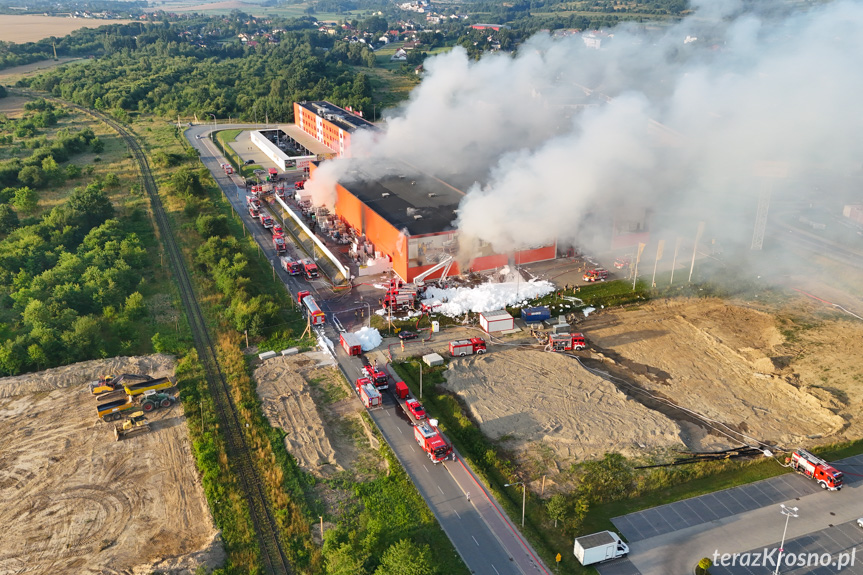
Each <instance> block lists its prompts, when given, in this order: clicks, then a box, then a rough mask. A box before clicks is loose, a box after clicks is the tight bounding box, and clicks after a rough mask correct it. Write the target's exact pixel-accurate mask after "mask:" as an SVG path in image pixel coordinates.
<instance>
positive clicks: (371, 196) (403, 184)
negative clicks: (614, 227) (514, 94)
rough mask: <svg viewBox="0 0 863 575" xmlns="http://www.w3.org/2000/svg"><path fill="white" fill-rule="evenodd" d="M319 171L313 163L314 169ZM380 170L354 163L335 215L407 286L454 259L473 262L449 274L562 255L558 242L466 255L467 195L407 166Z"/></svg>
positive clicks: (476, 249)
mask: <svg viewBox="0 0 863 575" xmlns="http://www.w3.org/2000/svg"><path fill="white" fill-rule="evenodd" d="M315 169H316V166H315V165H314V164H312V168H311V171H312V172H314V170H315ZM376 171H377V172H379V173H377V174H375V175H374V176H371V175H370V174H369V173H364V172H363V171H362V164H358V163H357V164H354V166H353V168H352V169H351V170H349V171H348V172H347V173H346V174H345V175H344V176H343V177H342V179H341V181H340V183H339V184H338V185H337V186H336V193H337V197H336V206H335V213H336V215H337V216H339V217H341V218H342V219H343V220H344V221H345V222H347V223H348V224H349V225H350V226H351V227H353V228H354V229H355V230H357V231H359V232H360V233H361V234H364V235H365V237H366V241H368V242H371V243H372V245H373V246H374V249H375V251H379V252H381V253H384V254H386V255H388V256H389V257H390V258H391V259H392V262H393V271H394V272H395V273H396V274H398V276H399V277H400V278H402V279H403V280H404V281H406V282H410V281H413V279H414V278H415V277H416V276H417V275H419V274H421V273H423V272H424V271H426V270H428V269H429V268H431V267H433V266H435V265H437V264H438V263H440V262H441V261H443V260H444V259H446V258H447V257H448V256H453V257H455V258H456V261H461V262H462V263H464V261H465V260H467V261H468V263H467V264H466V265H467V268H468V269H467V270H459V266H458V264H457V263H456V264H453V266H452V267H451V268H450V271H449V275H455V274H458V273H460V271H484V270H492V269H496V268H499V267H502V266H505V265H507V264H509V263H514V264H516V265H521V264H527V263H531V262H538V261H544V260H550V259H554V258H555V257H556V254H557V245H556V244H551V245H548V246H541V247H537V248H534V249H528V250H522V251H518V252H515V253H513V254H496V253H494V252H493V251H492V250H491V247H490V246H489V245H487V244H486V245H473V246H470V248H469V249H465V250H464V251H465V252H469V253H470V254H471V255H470V257H469V258H468V257H463V256H464V254H460V245H459V233H458V230H457V229H456V228H455V226H454V221H455V219H456V210H457V209H458V206H459V203H460V202H461V200H462V198H463V197H464V192H462V191H461V190H459V189H458V188H455V187H454V186H451V185H450V184H448V183H446V182H444V181H442V180H440V179H438V178H434V177H432V176H429V175H426V174H419V173H417V172H414V171H410V170H409V169H408V168H407V166H399V165H397V164H392V165H389V166H387V167H385V168H380V169H378V170H376ZM381 172H382V173H381ZM441 273H442V270H441V271H439V272H435V273H434V274H432V275H431V276H429V278H428V279H434V278H436V277H440V275H441Z"/></svg>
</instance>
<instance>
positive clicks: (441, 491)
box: [437, 485, 443, 495]
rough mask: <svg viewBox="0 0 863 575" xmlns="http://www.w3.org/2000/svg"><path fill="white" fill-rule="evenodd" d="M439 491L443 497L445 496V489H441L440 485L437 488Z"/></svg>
mask: <svg viewBox="0 0 863 575" xmlns="http://www.w3.org/2000/svg"><path fill="white" fill-rule="evenodd" d="M437 490H438V491H440V494H441V495H443V489H441V488H440V485H438V486H437Z"/></svg>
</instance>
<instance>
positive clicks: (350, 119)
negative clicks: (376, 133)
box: [297, 101, 377, 132]
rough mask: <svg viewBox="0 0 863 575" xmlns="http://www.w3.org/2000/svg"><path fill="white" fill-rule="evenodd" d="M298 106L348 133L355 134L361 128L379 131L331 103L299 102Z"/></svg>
mask: <svg viewBox="0 0 863 575" xmlns="http://www.w3.org/2000/svg"><path fill="white" fill-rule="evenodd" d="M297 104H298V105H299V106H300V107H301V108H303V109H305V110H308V111H309V112H311V113H312V114H316V115H318V116H320V117H321V118H323V119H325V120H327V121H329V122H332V123H333V124H335V125H336V126H338V127H339V128H341V129H342V130H345V131H346V132H355V131H356V130H359V129H360V128H370V129H373V130H376V129H377V128H376V127H375V125H374V124H372V123H371V122H369V121H368V120H365V119H363V118H362V117H360V116H357V115H356V114H354V113H352V112H348V111H347V110H345V109H343V108H339V107H338V106H336V105H335V104H330V103H329V102H324V101H320V102H297Z"/></svg>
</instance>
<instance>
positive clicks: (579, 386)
mask: <svg viewBox="0 0 863 575" xmlns="http://www.w3.org/2000/svg"><path fill="white" fill-rule="evenodd" d="M446 388H447V389H449V390H450V391H453V392H455V393H456V394H458V396H459V397H460V398H461V399H462V400H464V401H465V402H466V403H467V404H468V405H469V406H470V410H471V413H472V415H473V417H474V418H475V419H476V421H477V422H478V423H479V425H480V427H481V428H482V430H483V432H484V433H485V434H486V435H487V436H489V437H491V438H493V439H505V440H506V441H505V445H506V447H507V448H509V449H512V450H513V451H515V452H525V451H527V450H529V449H531V444H532V443H534V442H540V443H542V444H543V445H545V446H547V447H548V448H549V449H551V450H552V451H553V452H554V461H555V462H558V463H559V464H565V462H568V461H573V460H575V459H595V458H598V457H602V455H603V454H604V453H606V452H608V451H621V452H623V453H627V454H629V455H634V454H636V453H642V452H643V451H644V450H648V451H655V450H657V449H664V448H668V447H671V446H682V442H681V440H680V438H679V433H680V430H679V428H678V426H677V425H676V424H675V423H674V422H673V421H671V420H670V419H668V418H667V417H666V416H664V415H662V414H661V413H657V412H654V411H651V410H650V409H648V408H646V407H644V406H643V405H641V404H639V403H637V402H635V401H632V400H630V399H628V398H627V397H626V396H625V395H624V394H623V393H622V392H620V391H618V390H617V388H616V387H615V386H614V385H613V384H611V383H609V382H607V381H605V380H604V379H602V378H601V377H599V376H596V375H594V374H592V373H590V372H588V371H587V370H584V369H581V368H580V367H579V366H578V364H577V363H576V362H575V360H573V359H572V358H569V357H565V356H563V355H559V354H552V353H546V352H543V351H539V350H537V349H531V348H514V349H509V350H506V351H499V352H498V351H494V352H493V353H489V354H487V355H479V356H470V357H467V358H459V359H456V360H453V361H452V363H450V364H449V369H448V370H447V384H446ZM636 430H637V431H636Z"/></svg>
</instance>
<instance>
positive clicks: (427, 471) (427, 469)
mask: <svg viewBox="0 0 863 575" xmlns="http://www.w3.org/2000/svg"><path fill="white" fill-rule="evenodd" d="M423 467H425V468H426V473H431V471H429V466H428V465H426V464H425V463H423Z"/></svg>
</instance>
